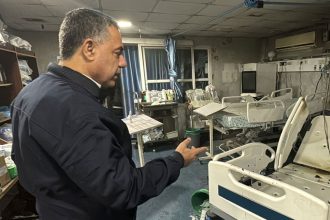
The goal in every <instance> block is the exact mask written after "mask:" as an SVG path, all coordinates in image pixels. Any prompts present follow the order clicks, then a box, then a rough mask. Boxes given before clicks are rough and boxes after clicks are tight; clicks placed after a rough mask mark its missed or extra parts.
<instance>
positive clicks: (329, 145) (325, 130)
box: [322, 72, 330, 154]
mask: <svg viewBox="0 0 330 220" xmlns="http://www.w3.org/2000/svg"><path fill="white" fill-rule="evenodd" d="M326 73H327V77H328V80H327V83H326V85H327V86H326V87H327V90H326V91H327V93H326V96H325V100H324V102H323V111H322V114H323V124H324V133H325V140H326V144H327V148H328V151H329V154H330V144H329V135H328V124H327V121H326V118H325V108H326V103H327V101H328V98H329V85H330V77H329V72H326Z"/></svg>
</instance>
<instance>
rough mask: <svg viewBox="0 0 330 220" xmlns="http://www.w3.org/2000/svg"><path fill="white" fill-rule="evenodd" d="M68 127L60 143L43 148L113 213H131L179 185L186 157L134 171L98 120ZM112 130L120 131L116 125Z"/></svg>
mask: <svg viewBox="0 0 330 220" xmlns="http://www.w3.org/2000/svg"><path fill="white" fill-rule="evenodd" d="M66 126H67V127H66V128H65V129H64V131H65V132H64V134H63V138H62V139H61V140H60V142H59V143H58V144H57V145H56V146H54V147H52V148H48V149H47V146H45V145H43V146H45V147H46V149H45V150H46V151H47V152H48V153H49V154H50V155H51V156H52V157H53V158H54V160H55V161H56V162H57V163H58V164H59V166H60V167H61V168H62V169H63V170H64V171H65V172H66V173H67V175H68V176H69V178H70V179H71V180H72V181H73V182H75V183H76V184H77V185H78V187H79V188H81V189H82V190H83V191H84V192H85V193H86V194H87V195H88V196H89V197H93V198H94V199H95V200H97V201H98V202H100V203H102V204H104V205H106V206H109V207H111V208H113V209H131V208H134V207H136V206H137V205H139V204H141V203H143V202H145V201H146V200H148V199H149V198H152V197H155V196H157V195H159V194H160V193H161V192H162V191H163V190H164V189H165V187H166V186H168V185H170V184H171V183H173V182H174V181H176V179H177V178H178V176H179V174H180V169H181V168H182V167H183V157H182V156H181V154H180V153H178V152H173V153H172V154H171V155H169V156H167V157H165V158H159V159H155V160H152V161H150V162H148V163H146V164H145V166H144V167H142V168H135V167H134V166H132V165H131V163H130V158H128V157H127V156H126V155H125V153H124V150H123V149H122V147H121V146H120V144H119V142H118V139H117V138H116V137H115V135H114V133H116V132H112V131H111V129H109V125H107V126H105V124H104V123H102V121H101V120H97V119H95V117H84V118H81V119H80V120H79V122H73V123H70V124H68V125H66ZM112 127H113V129H118V126H117V125H115V124H113V125H112ZM116 134H117V133H116ZM125 138H130V136H128V137H125ZM49 146H51V144H50V145H49Z"/></svg>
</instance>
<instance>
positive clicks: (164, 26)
mask: <svg viewBox="0 0 330 220" xmlns="http://www.w3.org/2000/svg"><path fill="white" fill-rule="evenodd" d="M178 25H179V24H178V23H162V22H144V25H143V28H155V29H174V28H176V27H177V26H178Z"/></svg>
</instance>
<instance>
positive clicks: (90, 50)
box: [81, 38, 96, 61]
mask: <svg viewBox="0 0 330 220" xmlns="http://www.w3.org/2000/svg"><path fill="white" fill-rule="evenodd" d="M81 49H82V55H83V56H84V58H85V59H86V60H89V61H92V60H94V59H95V52H96V43H95V41H93V40H92V39H91V38H87V39H85V40H84V42H83V44H82V46H81Z"/></svg>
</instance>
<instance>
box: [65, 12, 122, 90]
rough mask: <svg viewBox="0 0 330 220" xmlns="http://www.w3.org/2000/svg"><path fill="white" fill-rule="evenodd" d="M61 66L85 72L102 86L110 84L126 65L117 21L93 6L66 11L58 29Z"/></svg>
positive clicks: (112, 83)
mask: <svg viewBox="0 0 330 220" xmlns="http://www.w3.org/2000/svg"><path fill="white" fill-rule="evenodd" d="M59 49H60V57H61V60H62V61H63V62H62V63H63V65H65V66H68V67H70V68H73V69H74V70H77V71H78V72H81V73H83V74H86V75H88V76H89V77H91V78H92V79H94V80H95V81H96V82H98V83H100V84H102V85H103V86H105V87H113V86H114V85H115V81H116V79H117V77H118V74H119V73H120V72H119V71H120V68H123V67H125V66H126V61H125V58H124V57H123V54H122V50H123V45H122V40H121V35H120V32H119V29H118V25H117V23H116V22H115V21H114V20H113V19H112V18H111V17H110V16H108V15H105V14H103V13H101V12H99V11H95V10H92V9H86V8H79V9H74V10H72V11H69V12H68V13H67V14H66V15H65V17H64V20H63V22H62V24H61V27H60V31H59Z"/></svg>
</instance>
